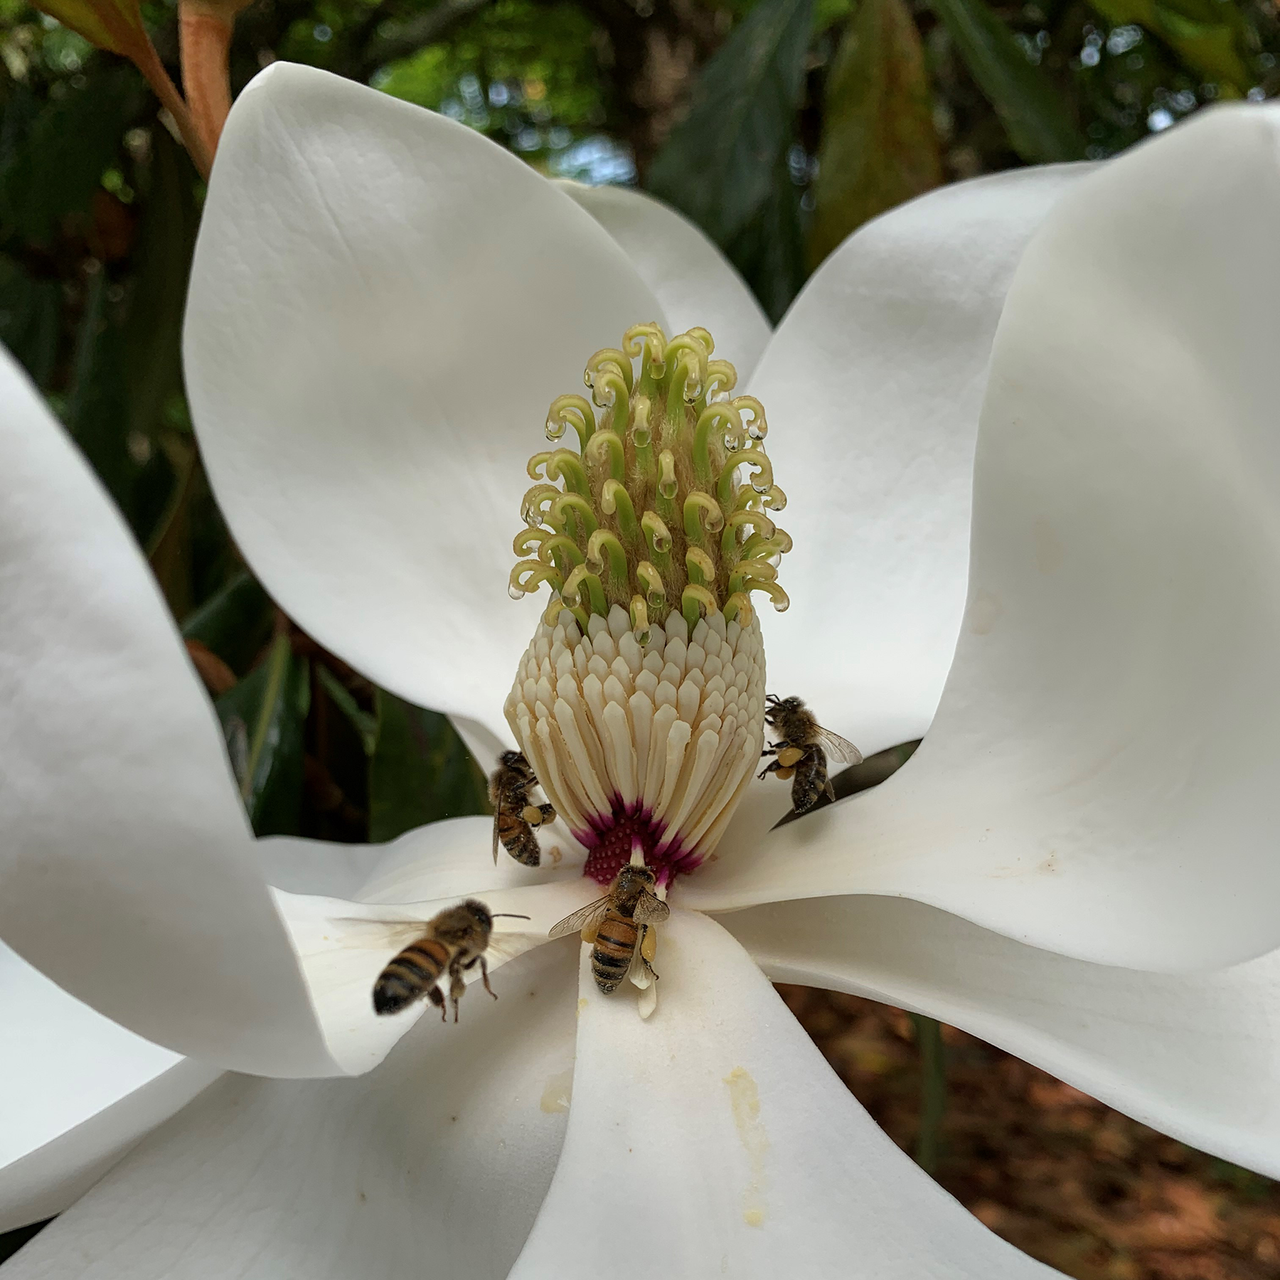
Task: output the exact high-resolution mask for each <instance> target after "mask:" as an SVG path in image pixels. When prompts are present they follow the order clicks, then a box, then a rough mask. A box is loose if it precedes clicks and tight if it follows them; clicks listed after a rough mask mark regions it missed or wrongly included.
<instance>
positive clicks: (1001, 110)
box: [929, 0, 1085, 164]
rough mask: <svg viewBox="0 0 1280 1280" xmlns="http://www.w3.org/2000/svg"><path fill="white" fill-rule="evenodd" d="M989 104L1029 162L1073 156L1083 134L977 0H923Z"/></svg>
mask: <svg viewBox="0 0 1280 1280" xmlns="http://www.w3.org/2000/svg"><path fill="white" fill-rule="evenodd" d="M929 2H930V4H931V5H932V7H933V11H934V13H936V14H937V15H938V17H939V18H940V19H941V20H942V22H943V23H944V24H945V25H946V28H947V31H948V33H949V34H950V36H951V39H952V40H953V41H954V42H955V46H956V48H957V49H958V50H959V51H960V56H961V57H962V58H963V59H964V61H965V64H966V66H968V68H969V72H970V74H971V75H972V76H973V78H974V80H975V81H976V82H977V85H978V88H979V89H981V90H982V92H983V95H984V96H985V97H986V99H987V101H988V102H990V103H991V105H992V106H993V107H994V108H995V111H996V115H998V116H999V117H1000V121H1001V123H1002V124H1003V125H1004V127H1005V132H1006V133H1008V135H1009V141H1010V143H1012V145H1013V149H1014V150H1015V151H1016V152H1017V153H1018V154H1019V155H1020V156H1021V157H1022V158H1023V159H1024V160H1027V161H1030V162H1031V163H1033V164H1039V163H1047V162H1050V161H1054V160H1079V159H1081V158H1082V157H1083V156H1084V153H1085V140H1084V135H1083V134H1082V133H1081V132H1080V129H1079V128H1078V127H1077V125H1076V122H1075V121H1074V119H1072V117H1071V114H1070V112H1069V111H1068V110H1067V108H1066V106H1065V104H1064V101H1063V99H1062V97H1061V95H1059V94H1058V93H1057V91H1056V90H1055V89H1054V87H1053V85H1052V84H1051V83H1050V82H1049V80H1048V78H1047V77H1046V76H1045V74H1044V73H1043V72H1042V71H1041V70H1040V68H1039V67H1036V66H1033V65H1032V64H1031V63H1030V62H1029V61H1028V60H1027V55H1026V54H1025V53H1023V51H1022V49H1021V47H1020V46H1019V44H1018V42H1017V41H1016V40H1015V39H1014V38H1013V33H1012V32H1011V31H1010V30H1009V28H1008V27H1006V26H1005V24H1004V23H1003V22H1002V21H1001V20H1000V19H999V18H998V17H997V16H996V15H995V14H994V13H993V12H992V11H991V9H990V8H989V7H988V6H987V5H986V4H985V3H984V2H983V0H929Z"/></svg>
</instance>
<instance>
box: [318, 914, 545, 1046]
mask: <svg viewBox="0 0 1280 1280" xmlns="http://www.w3.org/2000/svg"><path fill="white" fill-rule="evenodd" d="M503 916H507V917H510V918H512V919H517V920H527V919H528V918H529V917H528V916H523V915H515V914H514V913H512V912H509V911H490V910H489V908H488V907H487V906H485V904H484V903H483V902H480V901H479V900H478V899H476V898H468V899H467V900H466V901H465V902H462V903H459V905H458V906H456V907H446V908H445V909H444V910H443V911H441V912H440V913H439V914H438V915H435V916H432V918H431V919H430V920H372V919H368V918H365V917H360V918H357V919H345V920H337V921H335V922H334V923H335V924H338V925H341V926H342V927H343V932H344V934H345V936H346V945H348V946H359V947H369V946H374V945H379V944H382V945H386V946H403V949H402V950H401V951H399V952H398V953H397V954H396V955H395V956H394V957H393V958H392V959H391V960H390V961H389V962H388V963H387V965H386V967H385V968H384V969H383V970H382V972H381V973H380V974H379V975H378V979H377V981H376V982H375V983H374V984H373V1010H374V1012H375V1013H377V1014H390V1013H399V1012H400V1011H401V1010H402V1009H407V1008H408V1007H409V1006H410V1005H411V1004H413V1002H414V1001H415V1000H420V999H422V997H424V996H425V997H426V998H427V999H428V1000H430V1001H431V1003H432V1004H433V1005H435V1007H436V1008H437V1009H439V1010H440V1021H441V1022H443V1021H444V1020H445V997H444V992H443V991H441V989H440V983H441V981H442V980H443V978H444V977H445V975H446V974H447V975H448V978H449V1003H450V1005H451V1007H452V1008H453V1020H454V1022H457V1020H458V1001H459V1000H460V999H461V998H462V996H463V994H464V993H465V992H466V989H467V983H466V979H465V978H464V977H463V974H464V973H465V972H466V971H467V970H469V969H474V968H475V967H476V966H477V965H479V966H480V977H481V979H482V980H483V982H484V989H485V990H486V991H487V992H488V993H489V994H490V995H491V996H492V997H493V998H494V999H495V1000H496V999H497V998H498V993H497V992H496V991H494V989H493V988H492V987H491V986H490V985H489V966H488V964H487V962H486V960H485V955H486V953H490V954H500V955H501V956H502V957H503V958H504V959H510V958H513V957H514V956H515V955H518V954H519V953H520V951H523V950H524V949H525V948H524V946H516V947H512V946H511V944H510V943H497V942H496V941H495V938H494V935H493V922H494V920H495V919H498V918H500V917H503ZM504 936H509V935H504ZM516 936H519V935H516ZM522 941H523V939H522Z"/></svg>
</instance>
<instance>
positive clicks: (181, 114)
mask: <svg viewBox="0 0 1280 1280" xmlns="http://www.w3.org/2000/svg"><path fill="white" fill-rule="evenodd" d="M129 57H130V58H131V59H132V61H133V64H134V66H136V67H137V68H138V70H139V71H141V72H142V74H143V76H144V77H145V79H146V81H147V83H148V84H149V85H150V86H151V88H152V89H153V90H154V91H155V95H156V97H157V98H159V99H160V103H161V105H162V106H163V107H164V108H165V109H166V110H167V111H168V112H169V114H170V115H171V116H172V117H173V120H174V123H175V124H176V125H177V126H178V133H179V134H180V135H181V137H182V145H183V146H184V147H186V149H187V152H188V153H189V154H190V156H191V159H192V161H193V162H194V163H195V166H196V168H197V169H198V170H199V171H200V176H201V177H203V178H207V177H208V176H209V170H210V168H212V166H213V151H212V149H211V148H209V147H206V146H205V142H204V139H203V138H202V137H201V134H200V131H199V130H198V129H197V128H196V123H195V121H194V120H193V119H192V116H191V112H190V111H189V110H188V109H187V104H186V103H185V102H184V101H183V100H182V95H181V94H180V93H179V92H178V88H177V86H176V85H175V84H174V83H173V81H172V80H170V79H169V73H168V72H167V71H166V70H165V69H164V63H162V62H161V61H160V55H159V54H158V53H156V49H155V45H153V44H152V43H151V40H150V39H149V38H148V37H146V36H145V35H144V36H143V38H142V39H141V40H139V41H136V42H134V43H133V44H132V47H131V48H130V49H129Z"/></svg>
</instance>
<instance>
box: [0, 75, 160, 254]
mask: <svg viewBox="0 0 1280 1280" xmlns="http://www.w3.org/2000/svg"><path fill="white" fill-rule="evenodd" d="M141 95H142V87H141V82H140V81H139V79H138V76H137V73H136V72H135V71H134V70H133V68H132V67H130V66H127V65H122V64H113V65H110V66H103V67H100V68H97V69H95V72H94V74H92V75H91V76H89V77H88V78H87V82H86V83H85V84H83V85H81V86H79V87H76V86H75V85H71V84H68V85H66V86H65V89H64V91H63V93H62V94H61V96H59V97H54V98H51V99H50V100H49V101H48V102H46V103H45V104H44V106H43V107H42V108H41V109H40V112H39V114H38V115H37V116H36V117H35V120H34V121H33V122H32V123H31V125H30V127H29V128H27V129H26V130H24V131H23V133H22V135H21V137H19V138H14V139H13V140H12V141H11V142H10V143H9V146H8V147H7V148H6V151H7V153H8V154H7V156H6V158H5V161H4V164H3V167H2V168H0V221H3V222H4V223H5V224H6V225H7V226H8V227H10V228H12V229H13V230H14V231H16V232H17V233H18V234H19V235H21V236H22V237H23V238H24V239H26V240H28V241H31V242H34V243H37V244H44V243H47V242H48V241H49V240H50V239H51V238H52V237H53V235H54V233H55V232H56V231H57V229H58V224H59V222H60V221H61V220H62V219H63V218H65V217H66V216H67V215H68V214H72V213H82V214H87V213H88V212H89V211H90V204H91V201H92V199H93V194H94V192H95V191H97V190H98V187H99V185H100V184H101V181H102V175H103V173H104V172H105V171H106V170H107V169H108V168H109V167H110V166H111V165H112V164H113V163H114V162H115V160H116V158H117V156H118V154H119V152H120V147H121V143H122V139H123V137H124V131H125V128H126V126H127V125H128V123H129V120H130V119H131V118H132V116H133V115H134V114H135V113H136V112H137V110H138V107H139V104H140V103H141V101H142V97H141ZM7 114H8V112H7V111H6V116H7ZM7 124H8V121H7V119H6V125H7Z"/></svg>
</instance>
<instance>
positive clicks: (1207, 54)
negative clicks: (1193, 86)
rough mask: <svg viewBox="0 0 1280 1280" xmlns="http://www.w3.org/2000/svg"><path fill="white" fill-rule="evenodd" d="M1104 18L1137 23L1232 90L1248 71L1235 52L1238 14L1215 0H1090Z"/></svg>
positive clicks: (1245, 83)
mask: <svg viewBox="0 0 1280 1280" xmlns="http://www.w3.org/2000/svg"><path fill="white" fill-rule="evenodd" d="M1090 4H1091V5H1092V7H1093V8H1094V9H1096V10H1097V11H1098V13H1100V14H1101V15H1102V16H1103V17H1104V18H1106V19H1107V21H1108V22H1112V23H1114V24H1116V25H1117V26H1119V25H1121V24H1123V23H1130V22H1132V23H1137V24H1138V25H1139V26H1141V27H1145V28H1146V30H1148V31H1149V32H1151V34H1152V35H1154V36H1156V37H1158V38H1159V39H1161V40H1163V41H1164V42H1165V44H1167V45H1168V46H1169V47H1170V48H1171V49H1173V50H1174V52H1175V53H1177V54H1178V56H1179V57H1180V58H1181V59H1182V61H1183V62H1185V63H1186V64H1187V66H1188V67H1190V68H1192V70H1194V71H1196V72H1198V73H1199V74H1200V75H1201V76H1202V77H1203V78H1204V79H1205V80H1210V81H1213V82H1215V83H1217V84H1218V85H1220V86H1223V87H1225V88H1227V89H1228V90H1234V92H1235V93H1236V94H1237V95H1240V94H1244V93H1246V92H1247V91H1248V90H1249V88H1250V86H1251V85H1252V84H1253V83H1254V76H1253V75H1252V74H1251V72H1250V71H1249V67H1248V65H1247V64H1246V63H1245V61H1244V58H1243V57H1242V56H1241V52H1240V50H1241V46H1242V44H1243V42H1244V40H1245V39H1246V38H1247V37H1246V31H1245V27H1244V19H1243V18H1242V17H1241V14H1240V12H1239V10H1238V9H1236V8H1235V6H1234V5H1230V4H1222V3H1220V0H1090Z"/></svg>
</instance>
